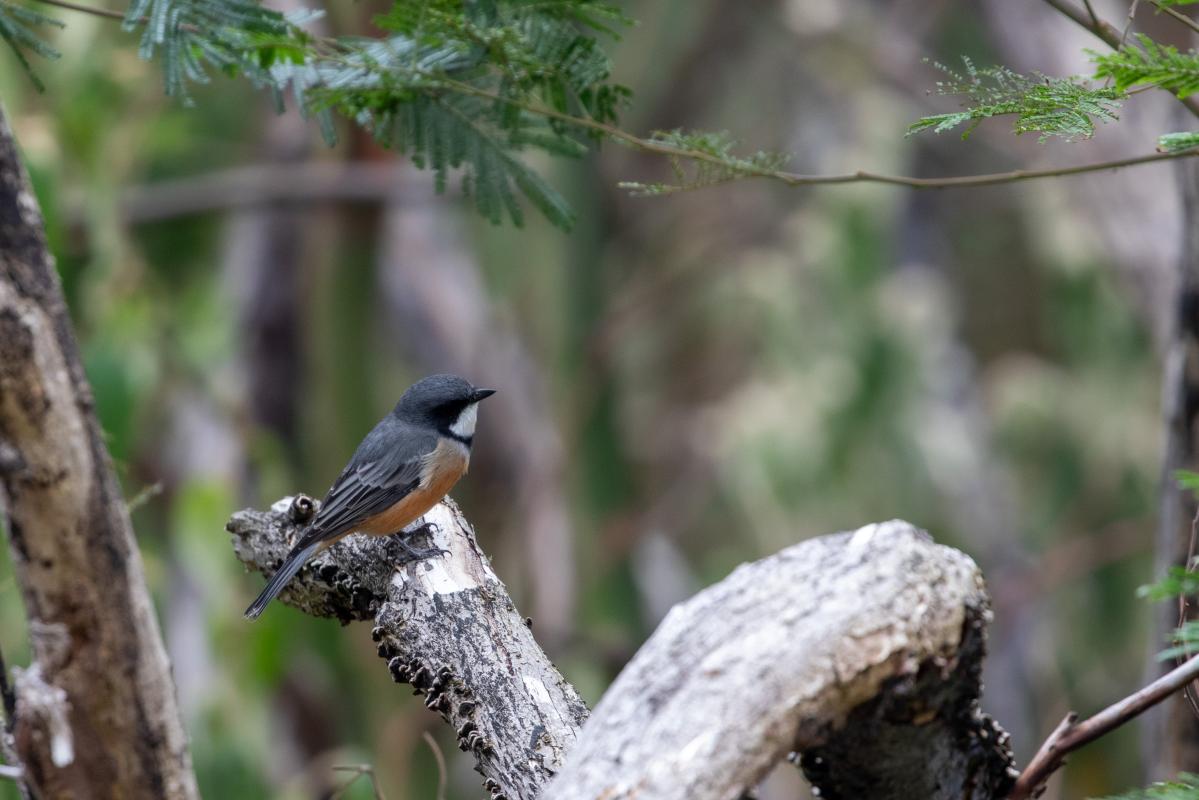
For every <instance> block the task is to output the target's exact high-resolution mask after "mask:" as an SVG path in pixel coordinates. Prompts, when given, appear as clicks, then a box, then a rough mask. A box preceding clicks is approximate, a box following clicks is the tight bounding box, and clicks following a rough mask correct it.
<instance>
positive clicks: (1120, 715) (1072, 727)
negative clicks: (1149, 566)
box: [1008, 658, 1199, 800]
mask: <svg viewBox="0 0 1199 800" xmlns="http://www.w3.org/2000/svg"><path fill="white" fill-rule="evenodd" d="M1197 677H1199V658H1192V659H1191V660H1190V661H1188V662H1186V663H1185V664H1183V665H1182V666H1181V667H1178V668H1177V669H1175V670H1173V671H1171V672H1169V673H1167V674H1166V675H1164V676H1162V677H1161V678H1158V679H1157V680H1156V681H1154V682H1153V683H1151V684H1149V685H1148V686H1146V687H1145V688H1143V689H1141V690H1140V691H1137V692H1135V693H1133V694H1131V695H1129V696H1128V697H1126V698H1124V699H1123V700H1121V701H1120V702H1118V703H1113V704H1112V705H1110V706H1108V707H1107V708H1105V709H1103V710H1102V711H1100V712H1099V713H1098V714H1096V715H1095V716H1093V717H1091V718H1090V719H1087V720H1085V721H1083V722H1079V721H1078V714H1076V713H1074V712H1073V711H1072V712H1070V713H1069V714H1068V715H1067V716H1066V718H1065V719H1064V720H1062V722H1061V723H1060V724H1059V725H1058V726H1057V728H1056V729H1055V730H1054V731H1053V733H1052V734H1050V736H1049V738H1048V739H1046V740H1045V743H1044V744H1042V745H1041V749H1039V750H1038V751H1037V754H1036V755H1035V756H1033V758H1032V761H1030V762H1028V766H1027V767H1025V768H1024V771H1023V772H1022V773H1020V777H1019V779H1017V781H1016V787H1015V788H1014V789H1012V793H1011V794H1009V795H1008V800H1027V798H1030V797H1033V796H1035V794H1036V792H1037V790H1038V789H1039V788H1040V787H1041V786H1043V785H1044V783H1045V781H1046V780H1048V779H1049V776H1050V775H1052V774H1053V773H1054V772H1055V771H1056V770H1058V769H1059V768H1060V767H1061V766H1062V764H1063V763H1065V757H1066V756H1067V755H1068V754H1070V753H1072V752H1073V751H1075V750H1077V749H1078V748H1080V747H1082V746H1083V745H1085V744H1087V743H1089V742H1092V741H1094V740H1095V739H1098V738H1099V737H1100V736H1103V735H1105V734H1107V733H1110V732H1111V731H1113V730H1115V729H1116V728H1118V727H1120V726H1121V725H1123V724H1124V723H1126V722H1128V721H1129V720H1131V719H1133V718H1134V717H1137V716H1138V715H1140V714H1142V713H1144V712H1145V711H1147V710H1149V709H1150V708H1152V707H1153V706H1155V705H1157V704H1158V703H1160V702H1162V701H1163V700H1165V699H1166V698H1168V697H1170V695H1172V694H1174V693H1175V692H1177V691H1178V690H1179V689H1181V688H1182V687H1184V686H1186V685H1187V684H1188V683H1190V682H1191V681H1193V680H1195V679H1196V678H1197Z"/></svg>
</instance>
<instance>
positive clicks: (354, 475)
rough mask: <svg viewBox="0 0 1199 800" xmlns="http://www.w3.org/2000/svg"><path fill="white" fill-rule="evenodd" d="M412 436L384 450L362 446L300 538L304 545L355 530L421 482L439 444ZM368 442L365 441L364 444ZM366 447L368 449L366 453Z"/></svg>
mask: <svg viewBox="0 0 1199 800" xmlns="http://www.w3.org/2000/svg"><path fill="white" fill-rule="evenodd" d="M424 438H425V437H419V439H420V440H419V441H413V438H411V437H410V438H408V439H407V440H406V442H405V445H407V446H399V447H395V448H391V449H390V450H389V451H384V452H371V449H372V448H361V449H360V450H359V452H358V453H356V454H355V456H354V458H353V459H351V461H350V464H349V466H347V467H346V468H345V470H344V471H343V472H342V473H341V475H339V476H338V478H337V480H336V481H334V482H333V486H332V487H331V488H330V489H329V493H328V494H326V495H325V499H324V500H323V501H322V502H321V508H320V511H319V512H318V513H317V515H316V519H315V520H313V522H312V527H311V528H310V529H309V530H308V531H306V532H305V533H304V535H303V537H301V539H300V543H301V544H306V543H310V542H313V541H318V540H320V539H328V538H333V537H335V536H340V535H341V534H343V533H347V532H349V531H352V530H353V529H354V526H356V525H358V524H359V523H361V522H363V521H364V520H367V519H370V518H371V517H373V516H375V515H376V514H379V513H381V512H383V511H386V510H387V509H389V508H391V507H392V506H393V505H395V504H396V503H398V502H399V501H400V500H402V499H404V497H405V496H406V495H407V494H408V493H409V492H411V491H412V490H413V489H415V488H416V486H417V484H419V483H420V474H421V469H422V466H423V463H424V457H425V455H426V454H427V453H428V452H430V451H432V450H433V448H434V447H435V446H436V438H435V437H427V438H428V441H424ZM366 444H368V442H364V445H366ZM364 450H365V452H364Z"/></svg>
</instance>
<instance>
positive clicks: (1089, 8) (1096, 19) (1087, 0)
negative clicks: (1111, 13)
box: [1082, 0, 1099, 25]
mask: <svg viewBox="0 0 1199 800" xmlns="http://www.w3.org/2000/svg"><path fill="white" fill-rule="evenodd" d="M1082 4H1083V5H1084V6H1086V7H1087V13H1088V14H1090V15H1091V22H1092V23H1094V24H1096V25H1098V24H1099V16H1098V15H1097V14H1096V13H1095V9H1094V7H1093V6H1092V5H1091V0H1082Z"/></svg>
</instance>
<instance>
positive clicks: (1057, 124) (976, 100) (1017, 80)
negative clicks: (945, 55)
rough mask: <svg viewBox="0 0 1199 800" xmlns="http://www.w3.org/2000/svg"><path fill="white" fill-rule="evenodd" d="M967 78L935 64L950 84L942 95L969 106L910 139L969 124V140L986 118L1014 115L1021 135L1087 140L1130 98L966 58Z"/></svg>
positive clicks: (934, 118)
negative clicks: (1096, 123) (1098, 124)
mask: <svg viewBox="0 0 1199 800" xmlns="http://www.w3.org/2000/svg"><path fill="white" fill-rule="evenodd" d="M962 62H963V64H964V66H965V74H962V73H959V72H957V71H955V70H953V69H950V68H949V67H947V66H945V65H944V64H934V66H936V67H937V69H939V70H941V71H942V72H944V73H945V74H946V75H947V76H948V78H947V80H943V81H938V82H937V83H936V88H935V92H936V94H939V95H948V96H958V97H964V98H965V99H966V103H965V106H966V107H965V108H964V109H963V110H961V111H955V112H952V113H949V114H933V115H931V116H927V117H922V118H921V119H919V120H917V121H916V122H914V123H912V124H911V125H910V126H909V127H908V133H907V135H908V136H912V135H915V134H917V133H921V132H923V131H929V130H931V131H932V132H933V133H944V132H945V131H949V130H953V129H954V128H957V127H959V126H962V125H965V126H966V127H965V130H963V131H962V138H963V139H967V138H969V137H970V134H971V133H973V132H974V129H975V128H977V127H978V126H979V125H980V124H981V123H982V121H983V120H985V119H990V118H992V117H1006V116H1014V117H1015V120H1014V122H1013V123H1012V127H1013V129H1014V130H1015V132H1016V133H1017V134H1022V133H1036V134H1038V138H1039V140H1040V141H1045V140H1046V139H1048V138H1049V137H1052V136H1057V137H1061V138H1063V139H1066V140H1067V141H1073V140H1076V139H1088V138H1090V137H1091V136H1093V135H1094V133H1095V122H1096V120H1098V121H1099V122H1107V121H1109V120H1114V119H1117V116H1116V111H1117V110H1118V109H1119V106H1120V102H1121V101H1122V100H1123V99H1124V97H1125V92H1124V89H1123V88H1122V87H1116V88H1113V87H1108V86H1091V85H1090V84H1089V83H1088V82H1087V81H1085V80H1082V79H1080V78H1074V77H1070V78H1051V77H1048V76H1046V75H1042V74H1041V73H1039V72H1036V73H1033V74H1031V75H1021V74H1020V73H1018V72H1013V71H1012V70H1010V69H1008V68H1007V67H987V68H979V67H976V66H975V65H974V63H973V62H972V61H971V60H970V59H969V58H965V57H963V58H962Z"/></svg>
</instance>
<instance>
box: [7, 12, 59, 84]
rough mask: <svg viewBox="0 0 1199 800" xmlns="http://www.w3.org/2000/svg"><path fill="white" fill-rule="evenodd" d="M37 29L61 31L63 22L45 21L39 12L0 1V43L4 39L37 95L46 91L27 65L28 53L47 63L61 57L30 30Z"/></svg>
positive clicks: (51, 19) (48, 18) (50, 18)
mask: <svg viewBox="0 0 1199 800" xmlns="http://www.w3.org/2000/svg"><path fill="white" fill-rule="evenodd" d="M38 25H52V26H54V27H56V28H61V27H63V23H62V22H60V21H59V20H56V19H54V18H53V17H48V16H46V15H45V14H43V13H41V12H40V11H34V10H33V9H30V8H25V7H24V6H19V5H16V4H15V3H12V2H9V0H0V39H3V40H4V41H5V43H6V44H8V46H9V47H11V48H12V51H13V53H14V54H15V55H16V57H17V62H18V63H19V64H20V65H21V68H22V69H24V70H25V74H27V75H28V76H29V79H30V80H31V81H33V85H34V86H35V87H37V90H38V91H39V92H40V91H43V90H44V89H45V87H44V86H43V85H42V82H41V81H40V80H39V79H38V77H37V75H36V74H35V73H34V71H33V65H32V64H30V63H29V56H28V53H33V54H35V55H39V56H41V57H42V58H50V59H54V58H58V57H59V55H60V54H59V52H58V51H57V50H55V49H54V48H53V47H51V46H50V45H48V44H46V43H45V42H44V41H42V40H41V39H40V38H39V37H38V35H37V34H36V33H34V31H33V28H34V27H35V26H38Z"/></svg>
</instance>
